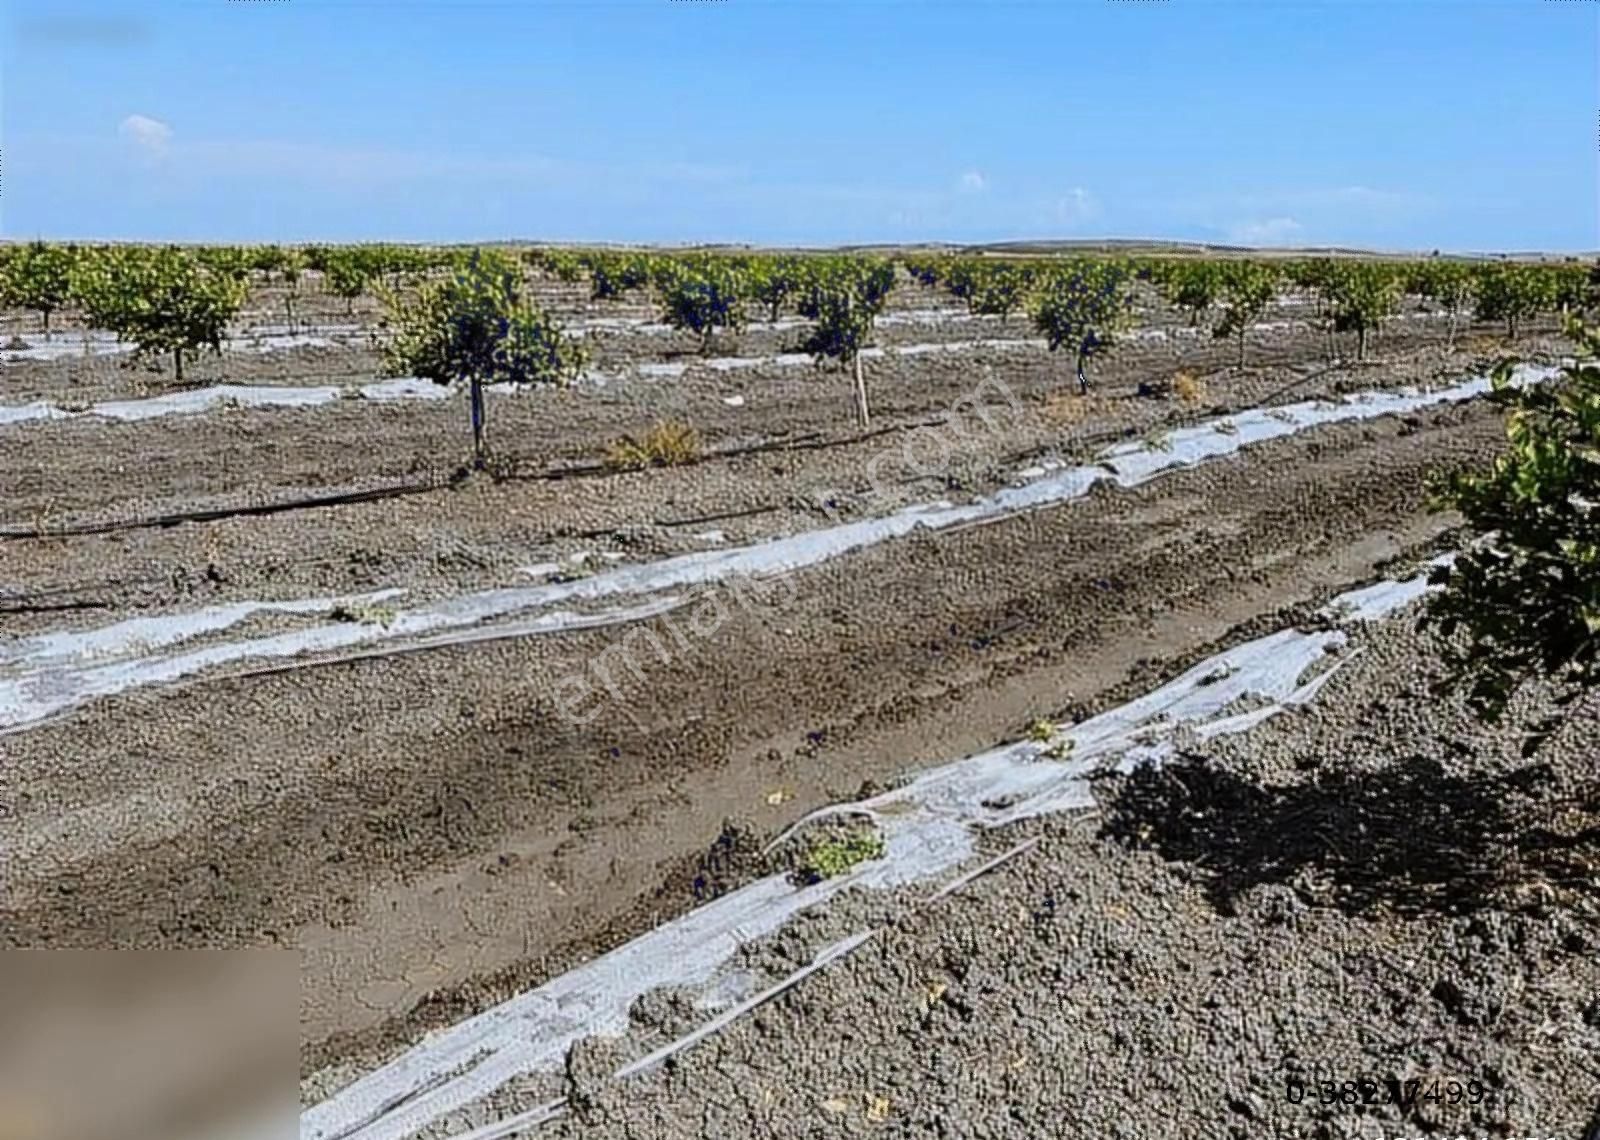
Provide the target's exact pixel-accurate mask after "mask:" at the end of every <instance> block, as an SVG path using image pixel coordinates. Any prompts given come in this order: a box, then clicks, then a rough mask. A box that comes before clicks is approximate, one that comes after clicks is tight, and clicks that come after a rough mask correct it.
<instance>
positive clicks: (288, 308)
mask: <svg viewBox="0 0 1600 1140" xmlns="http://www.w3.org/2000/svg"><path fill="white" fill-rule="evenodd" d="M283 308H284V312H285V313H287V314H288V318H289V331H290V332H291V333H292V332H294V297H293V296H292V295H291V296H286V297H284V299H283Z"/></svg>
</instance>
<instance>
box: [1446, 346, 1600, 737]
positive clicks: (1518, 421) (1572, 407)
mask: <svg viewBox="0 0 1600 1140" xmlns="http://www.w3.org/2000/svg"><path fill="white" fill-rule="evenodd" d="M1568 332H1569V335H1570V336H1572V337H1573V339H1574V340H1576V341H1577V343H1578V347H1579V351H1578V356H1577V360H1576V361H1575V362H1574V363H1572V364H1570V365H1568V366H1567V367H1566V368H1565V369H1564V371H1563V376H1562V378H1561V379H1560V380H1559V381H1558V382H1556V383H1549V384H1543V385H1539V386H1536V387H1535V386H1526V387H1519V386H1515V385H1513V384H1512V382H1511V380H1510V376H1511V372H1510V362H1509V361H1508V362H1506V363H1505V364H1502V365H1501V366H1500V368H1499V369H1498V370H1497V371H1496V374H1495V376H1494V388H1493V391H1492V393H1491V395H1490V399H1491V400H1493V401H1494V402H1495V403H1497V404H1499V405H1500V406H1501V407H1503V408H1505V409H1506V410H1507V412H1508V416H1507V421H1506V435H1507V442H1508V444H1509V446H1508V448H1507V450H1506V451H1505V453H1504V454H1502V455H1501V456H1500V457H1499V458H1498V459H1497V460H1496V461H1495V462H1494V465H1493V466H1492V467H1490V468H1489V469H1488V470H1486V471H1475V472H1466V473H1461V472H1456V473H1452V474H1449V475H1447V476H1444V477H1442V478H1438V479H1436V480H1435V481H1434V482H1433V485H1432V487H1431V490H1432V492H1433V495H1434V500H1435V504H1436V505H1437V506H1438V507H1440V508H1441V509H1450V510H1455V511H1459V512H1460V513H1461V514H1462V515H1464V516H1465V517H1466V520H1467V524H1468V526H1469V527H1470V528H1471V529H1472V530H1473V531H1475V532H1476V533H1477V534H1479V535H1480V536H1481V538H1482V541H1481V542H1479V543H1476V544H1474V545H1472V546H1471V547H1469V548H1468V549H1467V550H1466V551H1464V552H1463V553H1462V554H1461V555H1459V556H1458V557H1457V558H1456V560H1455V562H1454V564H1453V565H1451V566H1448V567H1441V568H1438V569H1437V570H1435V571H1434V573H1433V575H1432V578H1433V581H1434V583H1435V584H1436V585H1442V586H1443V587H1444V589H1443V590H1442V591H1440V592H1439V593H1437V594H1435V595H1434V596H1433V597H1432V598H1431V599H1430V602H1429V605H1428V607H1427V609H1426V611H1425V612H1424V614H1423V617H1422V623H1423V624H1424V625H1425V626H1426V625H1432V626H1436V627H1437V628H1438V629H1440V630H1441V631H1442V632H1443V633H1444V634H1446V635H1447V636H1448V635H1451V634H1454V633H1456V632H1457V631H1458V630H1460V631H1464V632H1465V634H1466V635H1467V636H1466V637H1465V638H1464V639H1462V642H1460V643H1455V644H1454V645H1453V646H1452V648H1451V649H1450V650H1449V656H1448V658H1447V665H1448V667H1449V671H1448V678H1449V680H1448V682H1447V683H1448V684H1450V685H1456V686H1465V687H1466V688H1467V692H1468V698H1469V700H1470V702H1471V703H1472V705H1473V707H1474V708H1475V709H1477V711H1478V712H1479V713H1481V714H1482V715H1484V716H1485V717H1486V718H1488V719H1490V720H1495V719H1499V718H1500V717H1501V715H1502V714H1503V713H1504V711H1505V708H1506V705H1507V703H1508V702H1509V700H1510V698H1511V696H1512V695H1513V694H1514V693H1515V692H1516V690H1517V689H1518V687H1519V686H1520V685H1521V684H1522V683H1523V682H1524V681H1525V680H1527V679H1529V678H1531V677H1551V678H1555V679H1557V680H1558V681H1562V682H1567V683H1568V684H1569V686H1570V687H1569V688H1568V689H1567V691H1566V694H1565V696H1566V698H1567V699H1570V698H1571V697H1573V696H1576V695H1577V694H1579V693H1581V692H1582V691H1583V690H1584V689H1589V688H1592V687H1593V686H1594V685H1595V684H1596V683H1597V682H1600V367H1597V365H1596V359H1597V357H1600V329H1597V328H1596V327H1595V326H1593V325H1587V324H1584V323H1581V322H1578V321H1576V320H1574V321H1572V322H1569V325H1568ZM1462 643H1464V645H1465V648H1462V647H1461V645H1462Z"/></svg>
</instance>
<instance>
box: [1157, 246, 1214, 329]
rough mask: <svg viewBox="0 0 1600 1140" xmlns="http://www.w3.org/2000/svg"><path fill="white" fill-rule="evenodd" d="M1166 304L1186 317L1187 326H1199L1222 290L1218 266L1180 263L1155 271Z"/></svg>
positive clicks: (1209, 263)
mask: <svg viewBox="0 0 1600 1140" xmlns="http://www.w3.org/2000/svg"><path fill="white" fill-rule="evenodd" d="M1155 275H1156V276H1157V284H1158V285H1159V286H1160V288H1161V294H1162V296H1163V297H1164V298H1166V300H1167V303H1168V304H1170V305H1172V306H1174V307H1175V308H1179V309H1182V310H1184V311H1185V312H1186V313H1188V314H1189V326H1190V327H1191V328H1193V327H1194V326H1196V325H1198V324H1199V323H1200V318H1201V317H1203V316H1205V315H1206V313H1207V312H1208V311H1209V310H1210V309H1211V306H1212V305H1214V304H1216V303H1217V295H1218V294H1219V293H1220V292H1221V291H1222V274H1221V266H1219V265H1218V264H1217V263H1216V262H1214V261H1180V262H1173V263H1170V264H1169V265H1165V266H1162V267H1161V268H1159V269H1157V270H1156V271H1155Z"/></svg>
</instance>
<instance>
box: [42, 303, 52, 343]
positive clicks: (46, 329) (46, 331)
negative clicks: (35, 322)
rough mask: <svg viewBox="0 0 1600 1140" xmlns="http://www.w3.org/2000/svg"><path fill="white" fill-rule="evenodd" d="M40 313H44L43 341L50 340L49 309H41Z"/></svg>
mask: <svg viewBox="0 0 1600 1140" xmlns="http://www.w3.org/2000/svg"><path fill="white" fill-rule="evenodd" d="M40 311H41V312H42V313H44V339H45V340H49V339H50V310H49V309H42V310H40Z"/></svg>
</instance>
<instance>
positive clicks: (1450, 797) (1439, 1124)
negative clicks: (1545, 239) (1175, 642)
mask: <svg viewBox="0 0 1600 1140" xmlns="http://www.w3.org/2000/svg"><path fill="white" fill-rule="evenodd" d="M1357 644H1358V645H1359V646H1360V647H1361V649H1362V651H1363V653H1362V656H1361V657H1360V658H1359V659H1357V660H1354V661H1352V662H1350V663H1349V664H1347V665H1346V666H1345V668H1344V669H1343V670H1342V671H1341V672H1339V673H1338V674H1337V675H1336V676H1335V677H1334V679H1333V680H1332V681H1331V682H1330V683H1329V684H1328V686H1327V687H1326V688H1324V689H1323V690H1322V692H1321V693H1320V694H1319V696H1318V698H1317V700H1316V701H1315V703H1314V704H1313V705H1312V706H1310V707H1309V708H1307V709H1305V710H1302V711H1301V712H1299V713H1295V714H1289V715H1283V716H1280V717H1277V718H1274V719H1272V720H1269V721H1268V722H1267V723H1266V724H1265V725H1263V726H1262V727H1259V728H1257V729H1254V730H1252V731H1250V732H1248V733H1245V734H1241V735H1237V736H1225V737H1220V738H1217V739H1215V740H1213V741H1211V742H1209V743H1205V744H1196V745H1194V746H1193V748H1192V750H1191V751H1190V753H1189V754H1188V755H1187V756H1186V757H1185V758H1183V759H1182V760H1180V761H1178V762H1175V763H1173V764H1171V765H1170V766H1168V767H1167V768H1165V769H1164V770H1159V771H1158V770H1155V769H1145V770H1141V771H1139V772H1137V773H1135V774H1134V775H1132V776H1130V777H1114V778H1111V779H1109V780H1107V781H1105V782H1104V783H1102V784H1101V785H1100V786H1099V791H1098V795H1099V797H1100V799H1101V803H1102V805H1103V809H1102V810H1101V811H1100V812H1099V814H1097V815H1095V816H1091V817H1087V818H1085V817H1083V816H1078V817H1068V818H1065V819H1060V820H1052V821H1049V822H1042V823H1037V824H1032V825H1028V826H1026V827H1019V828H1017V829H1014V830H1011V831H1008V832H1006V833H1004V834H1001V835H996V836H995V837H993V838H994V846H995V848H996V849H997V850H998V849H1000V848H1003V847H1006V846H1009V845H1011V844H1013V843H1015V842H1016V841H1017V839H1018V838H1020V837H1021V836H1022V835H1024V834H1030V833H1031V834H1034V835H1037V836H1039V837H1040V838H1041V842H1040V843H1039V845H1038V846H1037V847H1035V848H1034V849H1033V850H1031V851H1028V852H1026V853H1025V854H1023V855H1021V856H1019V857H1018V858H1017V859H1015V860H1013V861H1012V862H1010V863H1008V864H1005V865H1004V866H1002V867H1001V868H999V869H998V870H996V871H994V872H993V873H991V874H990V875H988V876H986V877H984V878H982V879H980V880H978V881H977V882H975V883H974V884H972V885H971V886H969V887H967V888H965V889H964V890H963V891H962V892H961V893H960V894H959V895H957V896H954V897H952V898H949V899H946V900H943V901H941V902H939V903H937V904H933V905H928V906H924V907H914V906H913V905H912V903H911V899H909V898H905V899H900V900H896V902H895V903H894V904H887V903H885V901H884V900H882V899H874V898H871V897H864V896H858V897H856V898H855V899H854V900H853V904H852V903H847V904H845V905H840V906H836V907H834V908H833V909H832V911H831V912H830V914H829V915H828V916H827V918H826V919H817V920H813V921H803V922H800V923H797V924H795V926H794V928H791V929H789V930H787V931H785V932H784V934H782V935H780V936H779V937H778V938H777V939H774V940H772V941H771V942H769V943H768V944H766V945H763V946H761V947H759V948H749V950H748V953H747V958H746V960H745V961H744V962H742V963H741V965H742V966H743V967H744V968H747V969H754V970H757V971H758V972H760V971H761V970H762V967H764V966H765V967H768V968H769V969H772V970H776V971H777V972H778V973H782V972H785V971H789V970H793V969H794V967H795V965H796V964H798V963H803V962H805V961H808V960H809V959H810V957H811V956H812V955H813V954H814V953H815V952H816V951H817V950H818V949H820V948H821V947H822V946H824V945H827V944H828V943H830V942H832V941H834V940H836V939H838V938H839V937H840V936H841V935H843V934H847V933H850V932H852V931H855V930H864V929H868V928H870V927H871V926H872V925H874V924H876V923H879V922H883V921H885V916H886V914H887V915H888V926H887V928H886V929H885V930H884V931H883V932H882V933H880V934H879V935H878V936H877V937H876V938H874V939H873V940H872V941H869V942H868V943H867V944H866V945H865V946H863V947H862V948H861V949H859V950H857V951H856V952H855V953H854V954H853V955H851V956H850V957H848V958H847V959H845V960H844V961H843V962H840V963H837V964H835V965H832V966H830V967H828V968H827V969H826V970H825V971H823V972H822V973H821V974H819V975H814V976H813V977H811V978H809V979H807V980H805V981H803V982H802V983H800V985H799V986H798V987H797V988H796V989H794V990H792V991H790V992H789V993H788V994H786V995H783V996H780V997H778V998H777V999H775V1000H774V1001H772V1002H771V1003H769V1004H768V1005H765V1006H763V1007H761V1008H759V1009H758V1010H757V1011H755V1012H754V1013H752V1014H749V1015H747V1016H746V1017H744V1018H743V1019H741V1020H738V1021H736V1022H734V1023H733V1024H732V1025H731V1026H729V1027H728V1028H726V1029H724V1030H723V1031H721V1032H720V1033H719V1034H717V1035H716V1036H714V1037H713V1038H711V1039H710V1040H708V1041H706V1042H704V1043H702V1044H700V1045H698V1046H696V1047H694V1048H692V1049H691V1050H689V1051H688V1052H686V1053H683V1054H681V1055H679V1056H678V1057H677V1058H675V1059H674V1060H672V1061H669V1062H668V1063H667V1066H666V1068H665V1069H663V1070H660V1071H658V1072H657V1073H654V1074H651V1075H646V1076H641V1077H635V1078H630V1079H628V1080H626V1081H623V1082H615V1083H613V1082H611V1081H609V1080H607V1079H603V1076H602V1075H609V1073H610V1072H611V1071H612V1069H613V1068H615V1067H616V1064H617V1062H618V1060H619V1059H627V1056H626V1053H625V1052H622V1051H621V1050H620V1049H619V1048H618V1047H615V1046H612V1047H608V1046H606V1045H605V1044H604V1043H589V1044H586V1045H584V1046H580V1047H579V1049H578V1050H577V1054H578V1055H577V1056H576V1057H575V1058H574V1059H573V1061H572V1062H571V1063H570V1065H569V1070H570V1071H569V1077H568V1080H567V1081H566V1082H565V1087H564V1088H563V1087H560V1085H559V1083H556V1084H557V1087H556V1088H555V1090H554V1091H555V1095H557V1096H559V1095H563V1093H564V1094H566V1095H568V1096H570V1097H572V1098H573V1103H574V1104H575V1106H576V1111H575V1112H574V1113H573V1114H572V1115H571V1116H570V1117H568V1118H566V1119H564V1120H562V1121H559V1122H557V1123H555V1124H552V1125H549V1126H547V1127H546V1129H544V1130H543V1131H542V1132H540V1133H539V1134H541V1135H550V1136H566V1137H573V1138H575V1140H576V1138H578V1137H583V1138H589V1137H594V1138H599V1137H629V1138H641V1140H642V1138H645V1137H649V1138H651V1140H667V1138H670V1137H680V1136H681V1137H691V1136H692V1137H701V1136H708V1135H719V1136H720V1135H761V1136H773V1137H820V1136H840V1135H845V1136H855V1135H863V1136H865V1135H871V1136H960V1137H964V1138H965V1137H1034V1136H1107V1137H1128V1138H1130V1140H1133V1138H1138V1140H1144V1138H1147V1137H1156V1136H1160V1137H1172V1138H1173V1140H1183V1138H1189V1137H1194V1138H1197V1140H1198V1138H1202V1137H1204V1138H1211V1137H1229V1136H1232V1137H1240V1138H1247V1137H1257V1136H1278V1137H1288V1136H1301V1137H1322V1138H1330V1140H1331V1138H1335V1137H1337V1138H1341V1140H1342V1138H1354V1137H1363V1138H1367V1137H1372V1136H1376V1135H1405V1136H1422V1135H1447V1136H1453V1135H1462V1134H1464V1135H1470V1136H1475V1137H1476V1136H1496V1137H1505V1136H1524V1135H1526V1136H1541V1137H1544V1136H1550V1137H1559V1138H1561V1140H1579V1138H1580V1137H1584V1136H1587V1135H1590V1134H1591V1133H1590V1132H1589V1129H1591V1128H1593V1127H1595V1126H1596V1125H1600V841H1597V839H1596V834H1597V830H1596V829H1597V826H1600V798H1597V796H1596V776H1597V775H1600V755H1597V753H1596V749H1595V747H1594V741H1595V739H1596V736H1595V733H1596V727H1597V717H1600V706H1597V704H1596V703H1595V702H1594V701H1593V700H1591V701H1589V702H1588V703H1587V704H1586V705H1583V706H1580V707H1578V708H1577V710H1576V711H1575V712H1573V713H1571V714H1570V716H1569V719H1568V720H1567V722H1566V723H1565V725H1564V727H1562V728H1561V729H1560V730H1559V731H1557V733H1556V734H1555V735H1554V736H1552V737H1550V738H1549V739H1548V741H1547V742H1546V743H1545V745H1544V746H1543V747H1542V748H1541V750H1540V751H1539V752H1538V753H1537V754H1536V755H1535V756H1534V757H1533V758H1532V759H1531V760H1529V759H1524V758H1523V757H1522V756H1521V755H1519V746H1520V744H1521V740H1522V731H1523V730H1524V729H1525V728H1526V727H1527V725H1528V724H1529V723H1531V722H1536V721H1538V720H1539V719H1540V718H1541V714H1544V713H1548V712H1550V711H1551V709H1552V707H1553V706H1551V705H1550V704H1548V703H1547V702H1545V701H1542V700H1538V699H1533V700H1530V701H1528V702H1526V703H1525V705H1524V706H1523V707H1522V708H1520V709H1518V710H1517V715H1516V716H1515V717H1514V718H1513V721H1512V723H1511V724H1509V725H1507V726H1506V727H1504V728H1502V729H1498V730H1496V729H1488V728H1485V727H1484V726H1482V725H1481V724H1479V723H1478V722H1476V721H1475V720H1474V719H1473V718H1472V717H1471V715H1470V714H1468V713H1467V712H1466V711H1465V710H1464V709H1463V708H1462V706H1461V705H1460V703H1459V702H1458V701H1456V700H1452V699H1446V700H1436V699H1431V698H1430V696H1429V693H1430V684H1431V682H1432V681H1433V680H1435V679H1436V669H1435V668H1434V667H1433V666H1432V665H1430V662H1431V661H1432V660H1433V659H1434V656H1435V646H1434V643H1432V642H1431V641H1430V640H1429V639H1427V638H1425V637H1422V636H1419V635H1418V634H1416V633H1415V632H1413V631H1412V629H1411V628H1410V623H1409V622H1408V621H1406V620H1404V619H1395V620H1391V621H1390V622H1387V623H1385V624H1384V625H1383V626H1381V627H1379V628H1377V629H1374V630H1372V631H1371V632H1368V633H1366V634H1363V635H1359V636H1358V638H1357ZM665 998H666V995H662V997H661V998H648V999H642V1000H641V1001H640V1002H639V1003H638V1004H637V1007H636V1009H635V1011H634V1014H635V1021H636V1022H637V1024H638V1025H639V1026H640V1028H641V1032H643V1031H646V1030H650V1031H653V1030H655V1029H656V1028H658V1027H659V1026H660V1025H661V1024H662V1023H663V1021H665V1022H666V1023H667V1028H668V1032H669V1033H672V1034H681V1033H682V1032H684V1031H685V1030H686V1029H687V1028H688V1027H690V1026H692V1025H693V1024H694V1022H695V1021H696V1020H697V1015H695V1014H693V1012H692V1011H689V1010H686V1009H685V1008H684V1007H683V1006H682V1005H678V1006H674V1005H673V1004H672V1003H671V1002H670V1000H664V999H665ZM700 1016H703V1015H700ZM1324 1081H1329V1082H1333V1084H1332V1086H1326V1087H1325V1086H1323V1085H1321V1084H1320V1083H1319V1082H1324ZM1410 1081H1415V1082H1417V1084H1416V1085H1411V1086H1408V1085H1407V1084H1406V1082H1410ZM1435 1081H1438V1082H1440V1084H1439V1087H1438V1089H1437V1090H1436V1089H1435V1086H1434V1082H1435ZM1390 1082H1393V1084H1391V1083H1390ZM1450 1082H1457V1084H1456V1085H1455V1086H1454V1089H1453V1088H1452V1086H1451V1084H1450ZM551 1083H552V1082H546V1087H544V1088H541V1089H539V1090H537V1092H539V1093H543V1094H548V1093H549V1092H550V1091H551V1089H550V1087H549V1085H550V1084H551ZM1393 1089H1398V1090H1399V1092H1400V1097H1399V1099H1400V1100H1401V1101H1402V1102H1403V1103H1398V1104H1396V1103H1386V1102H1387V1101H1389V1100H1390V1099H1391V1098H1392V1096H1393V1093H1392V1091H1391V1090H1393ZM1458 1093H1459V1095H1457V1094H1458ZM1325 1097H1326V1099H1325ZM526 1099H527V1101H528V1102H531V1103H537V1102H538V1099H537V1096H534V1097H529V1098H526ZM546 1099H548V1097H546ZM507 1100H508V1101H509V1102H510V1104H509V1105H508V1107H524V1108H525V1107H527V1103H521V1104H519V1103H518V1101H517V1098H515V1097H508V1098H507ZM1352 1102H1353V1103H1352Z"/></svg>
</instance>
